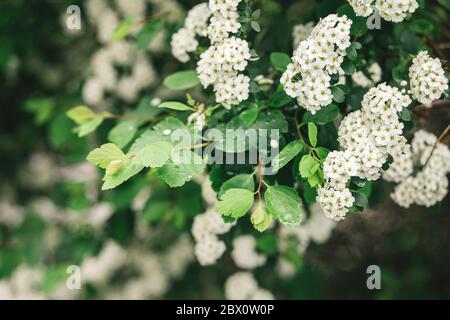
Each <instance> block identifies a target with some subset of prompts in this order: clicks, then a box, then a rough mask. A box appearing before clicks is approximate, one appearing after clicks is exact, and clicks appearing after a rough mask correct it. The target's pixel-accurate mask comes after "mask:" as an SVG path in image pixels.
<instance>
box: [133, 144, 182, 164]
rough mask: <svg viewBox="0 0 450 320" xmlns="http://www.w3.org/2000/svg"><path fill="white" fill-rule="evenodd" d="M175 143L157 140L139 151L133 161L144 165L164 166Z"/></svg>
mask: <svg viewBox="0 0 450 320" xmlns="http://www.w3.org/2000/svg"><path fill="white" fill-rule="evenodd" d="M172 149H173V145H172V144H171V143H170V142H167V141H156V142H153V143H150V144H148V145H146V146H145V147H144V148H142V149H141V150H139V151H137V152H136V154H135V157H134V159H133V162H135V163H136V164H140V165H143V166H144V167H151V168H159V167H162V166H163V165H164V164H165V163H166V162H167V161H168V160H169V158H170V155H171V153H172Z"/></svg>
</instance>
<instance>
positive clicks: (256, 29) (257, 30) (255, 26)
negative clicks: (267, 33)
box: [250, 21, 261, 32]
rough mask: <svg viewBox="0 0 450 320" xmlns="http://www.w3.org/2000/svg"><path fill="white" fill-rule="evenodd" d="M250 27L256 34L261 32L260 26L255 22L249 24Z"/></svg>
mask: <svg viewBox="0 0 450 320" xmlns="http://www.w3.org/2000/svg"><path fill="white" fill-rule="evenodd" d="M250 26H251V27H252V29H253V30H255V31H256V32H260V31H261V26H260V25H259V23H258V22H257V21H252V22H250Z"/></svg>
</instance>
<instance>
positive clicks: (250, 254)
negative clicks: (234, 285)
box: [231, 235, 267, 270]
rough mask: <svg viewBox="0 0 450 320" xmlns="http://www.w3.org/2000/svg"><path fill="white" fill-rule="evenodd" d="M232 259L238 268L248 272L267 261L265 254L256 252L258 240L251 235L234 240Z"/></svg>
mask: <svg viewBox="0 0 450 320" xmlns="http://www.w3.org/2000/svg"><path fill="white" fill-rule="evenodd" d="M231 257H232V258H233V261H234V263H235V264H236V266H238V267H239V268H242V269H248V270H251V269H255V268H257V267H260V266H262V265H264V264H265V263H266V261H267V257H266V256H265V255H264V254H260V253H258V252H257V251H256V240H255V238H254V237H253V236H251V235H245V236H239V237H236V238H235V239H234V240H233V251H232V252H231Z"/></svg>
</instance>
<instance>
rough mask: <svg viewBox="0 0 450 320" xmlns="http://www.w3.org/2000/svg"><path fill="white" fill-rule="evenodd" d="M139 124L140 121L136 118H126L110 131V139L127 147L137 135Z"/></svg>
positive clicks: (119, 145)
mask: <svg viewBox="0 0 450 320" xmlns="http://www.w3.org/2000/svg"><path fill="white" fill-rule="evenodd" d="M138 124H139V122H138V121H135V120H125V121H123V122H120V123H118V124H117V125H116V126H115V127H114V128H112V129H111V131H109V133H108V140H109V141H110V142H112V143H114V144H116V145H117V146H118V147H119V148H123V147H125V146H126V145H127V144H128V143H129V142H130V141H131V140H132V139H133V138H134V136H135V135H136V133H137V131H138Z"/></svg>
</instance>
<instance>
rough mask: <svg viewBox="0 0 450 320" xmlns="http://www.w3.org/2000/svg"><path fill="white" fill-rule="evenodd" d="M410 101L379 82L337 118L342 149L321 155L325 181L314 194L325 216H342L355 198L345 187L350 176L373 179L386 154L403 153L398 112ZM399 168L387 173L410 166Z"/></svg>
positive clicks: (340, 218) (400, 155)
mask: <svg viewBox="0 0 450 320" xmlns="http://www.w3.org/2000/svg"><path fill="white" fill-rule="evenodd" d="M410 103H411V98H410V97H409V96H408V95H407V94H405V93H404V92H402V91H400V90H398V89H397V88H394V87H391V86H388V85H386V84H385V83H382V84H380V85H378V86H377V87H374V88H372V89H370V90H369V91H368V92H367V93H366V94H365V95H364V97H363V100H362V102H361V110H357V111H354V112H352V113H350V114H348V115H347V116H346V117H345V118H344V119H343V120H342V121H341V124H340V125H339V129H338V141H339V143H340V145H341V148H343V151H333V152H330V154H329V155H328V156H327V158H326V159H325V161H324V165H323V172H324V178H325V184H324V186H323V187H322V188H320V189H319V192H318V197H317V201H318V202H319V203H320V205H321V206H322V208H323V210H324V213H325V215H326V216H327V217H329V218H332V219H334V220H337V221H339V220H342V219H344V218H345V216H346V214H347V212H348V210H349V208H350V207H351V206H352V205H353V203H354V201H355V199H354V197H353V195H352V193H351V192H350V190H349V189H348V187H347V184H348V182H349V180H350V178H351V177H358V178H360V179H367V180H377V179H379V178H380V176H381V173H382V171H383V170H382V166H383V164H384V163H385V162H386V161H387V159H388V156H389V155H391V156H392V157H393V158H394V159H396V158H401V157H404V156H407V152H408V148H407V144H406V139H405V138H404V137H403V136H402V131H403V124H402V123H401V122H400V120H399V118H398V113H399V112H401V111H402V110H403V108H405V107H407V106H408V105H409V104H410ZM401 169H402V168H397V169H393V171H391V172H389V173H388V174H387V176H395V175H396V174H398V175H401V176H404V175H406V174H407V173H409V170H412V168H411V166H409V165H405V168H403V169H404V170H403V171H401ZM394 170H396V171H394ZM404 171H406V172H404Z"/></svg>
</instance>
